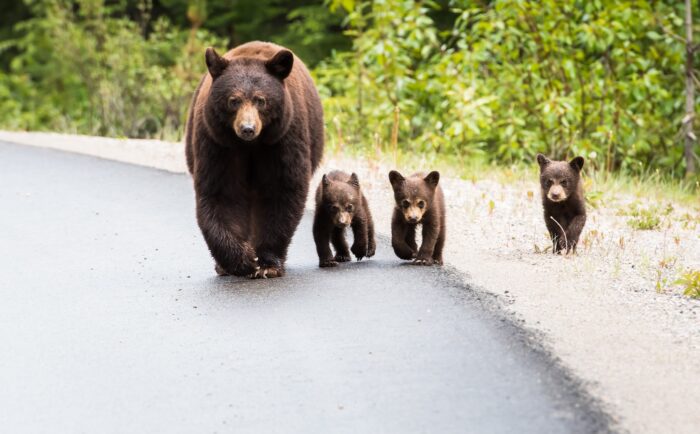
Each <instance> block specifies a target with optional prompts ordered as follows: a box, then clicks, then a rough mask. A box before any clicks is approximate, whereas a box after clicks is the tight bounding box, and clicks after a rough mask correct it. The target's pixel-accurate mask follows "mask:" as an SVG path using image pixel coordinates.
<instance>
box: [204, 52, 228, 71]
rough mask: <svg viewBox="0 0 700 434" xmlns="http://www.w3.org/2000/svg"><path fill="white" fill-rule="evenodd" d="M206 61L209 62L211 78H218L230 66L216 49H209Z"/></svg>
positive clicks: (205, 55)
mask: <svg viewBox="0 0 700 434" xmlns="http://www.w3.org/2000/svg"><path fill="white" fill-rule="evenodd" d="M204 59H205V60H206V62H207V68H209V74H211V78H217V77H218V76H220V75H221V74H222V73H223V72H224V69H226V67H227V66H228V60H226V59H224V58H223V57H221V56H219V54H218V53H217V52H216V50H215V49H213V48H212V47H209V48H207V52H206V53H205V54H204Z"/></svg>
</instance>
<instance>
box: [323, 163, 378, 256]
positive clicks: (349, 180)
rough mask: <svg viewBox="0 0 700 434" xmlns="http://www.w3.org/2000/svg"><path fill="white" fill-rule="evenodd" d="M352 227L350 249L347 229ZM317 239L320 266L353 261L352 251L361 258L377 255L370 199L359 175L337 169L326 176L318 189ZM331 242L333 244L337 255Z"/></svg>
mask: <svg viewBox="0 0 700 434" xmlns="http://www.w3.org/2000/svg"><path fill="white" fill-rule="evenodd" d="M348 226H350V227H352V233H353V243H352V247H350V249H349V250H348V243H347V241H345V228H346V227H348ZM313 231H314V241H315V242H316V252H318V265H319V266H320V267H335V266H336V265H338V262H348V261H350V259H351V258H350V252H352V253H353V254H354V255H355V257H356V258H357V260H358V261H359V260H361V259H362V258H364V257H365V256H366V257H368V258H370V257H372V256H374V253H375V251H376V244H375V242H374V223H373V222H372V214H371V213H370V211H369V205H368V203H367V199H366V198H365V196H364V195H363V194H362V192H361V191H360V181H359V180H358V179H357V175H356V174H354V173H353V174H351V175H348V174H347V173H345V172H341V171H338V170H334V171H332V172H330V173H328V174H326V175H323V179H321V184H319V186H318V188H317V189H316V215H315V216H314V227H313ZM329 242H330V243H331V244H333V248H334V249H335V256H333V252H331V248H330V246H329Z"/></svg>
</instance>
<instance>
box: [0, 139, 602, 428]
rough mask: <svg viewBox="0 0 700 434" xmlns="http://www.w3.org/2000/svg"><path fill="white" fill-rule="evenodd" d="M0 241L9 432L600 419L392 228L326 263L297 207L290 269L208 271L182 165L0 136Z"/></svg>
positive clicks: (0, 419) (1, 379)
mask: <svg viewBox="0 0 700 434" xmlns="http://www.w3.org/2000/svg"><path fill="white" fill-rule="evenodd" d="M386 206H390V204H386ZM448 242H449V238H448ZM0 259H2V262H0V342H2V353H1V354H0V424H1V426H2V427H3V429H2V430H3V431H4V432H13V433H25V432H52V433H76V432H101V433H111V432H115V433H116V432H120V433H125V432H144V433H145V432H149V433H154V432H167V433H180V432H183V433H185V432H186V433H207V432H220V433H223V432H265V433H270V432H285V433H287V432H304V433H310V432H318V433H330V432H368V433H369V432H372V433H377V432H390V433H391V432H395V433H412V432H462V433H465V432H471V433H512V432H517V433H528V432H531V433H543V432H547V433H559V432H562V433H564V432H565V433H570V432H581V433H588V432H605V431H607V430H609V418H608V417H607V416H606V415H605V414H604V413H603V412H602V411H600V410H599V407H598V405H597V404H596V403H595V402H593V401H592V400H590V399H589V398H588V396H587V395H586V393H585V392H583V391H582V389H581V387H580V386H579V385H578V384H577V382H576V381H575V380H572V379H570V378H569V376H568V375H567V373H566V372H565V371H564V370H563V369H561V368H560V367H558V366H557V365H556V364H554V363H553V362H552V360H551V359H550V358H549V357H548V356H547V355H546V354H545V353H543V352H542V351H539V350H537V349H533V347H532V346H531V345H528V341H530V340H531V339H532V337H531V336H530V335H528V334H527V333H526V332H523V331H522V330H520V329H519V328H518V327H516V326H515V325H513V324H512V322H511V321H509V320H508V319H507V318H505V317H504V316H503V315H502V314H501V313H500V312H499V311H498V309H497V308H496V307H494V306H495V303H493V302H492V301H489V300H487V299H485V297H484V296H482V295H480V293H478V292H476V291H474V290H472V289H470V288H469V287H468V286H467V285H466V284H465V283H464V281H463V278H462V277H461V276H459V275H458V274H456V273H454V272H451V271H450V270H449V269H448V268H442V269H440V268H425V267H415V266H410V265H405V264H402V263H401V262H400V261H398V260H397V259H396V258H395V257H394V256H393V253H392V252H391V249H390V247H389V244H388V241H387V240H386V239H381V238H380V239H379V240H378V249H377V256H376V257H375V258H373V259H372V260H369V261H362V262H359V263H357V262H354V263H351V264H344V265H343V266H340V267H338V268H335V269H319V268H317V257H316V253H315V248H314V244H313V239H312V236H311V216H308V215H307V216H306V217H305V218H304V220H303V222H302V224H301V225H300V227H299V229H298V231H297V234H296V235H295V238H294V241H293V244H292V248H291V252H290V260H289V262H288V266H287V269H288V273H287V276H286V277H284V278H282V279H271V280H256V281H251V280H246V279H239V278H234V277H225V278H220V277H216V276H215V274H214V269H213V262H212V260H211V258H210V257H209V255H208V252H207V250H206V247H205V245H204V242H203V240H202V238H201V235H200V233H199V230H198V228H197V226H196V222H195V218H194V197H193V192H192V186H191V181H190V179H189V178H188V177H186V176H184V175H177V174H172V173H167V172H163V171H158V170H153V169H148V168H143V167H137V166H131V165H127V164H121V163H115V162H111V161H106V160H99V159H96V158H91V157H86V156H79V155H74V154H66V153H60V152H56V151H50V150H45V149H38V148H31V147H23V146H17V145H10V144H5V143H0ZM504 272H507V271H504Z"/></svg>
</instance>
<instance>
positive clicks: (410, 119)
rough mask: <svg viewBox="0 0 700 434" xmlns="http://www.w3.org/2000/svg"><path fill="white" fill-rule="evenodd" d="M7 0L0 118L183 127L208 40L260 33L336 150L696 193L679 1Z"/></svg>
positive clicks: (33, 126)
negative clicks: (293, 60) (299, 65)
mask: <svg viewBox="0 0 700 434" xmlns="http://www.w3.org/2000/svg"><path fill="white" fill-rule="evenodd" d="M2 3H3V4H2V6H1V7H0V9H1V10H2V11H3V13H2V14H0V128H4V129H19V130H25V129H26V130H51V131H62V132H77V133H84V134H97V135H105V136H113V137H149V138H162V139H170V140H179V139H180V138H181V137H182V134H183V129H184V120H185V116H186V110H187V106H188V104H189V100H190V97H191V94H192V92H193V90H194V88H195V86H196V84H197V81H198V80H199V78H200V77H201V75H202V74H203V73H204V71H205V66H204V56H203V53H204V49H205V47H207V46H210V45H211V46H215V47H217V48H218V49H219V51H224V49H225V48H227V47H233V46H235V45H237V44H240V43H243V42H246V41H249V40H255V39H260V40H269V41H274V42H277V43H279V44H282V45H285V46H288V47H289V48H291V49H293V50H294V51H295V52H296V53H297V54H298V55H299V56H300V57H301V58H302V59H303V60H304V61H305V62H306V63H307V65H308V66H309V67H310V68H311V69H312V70H313V74H314V77H315V79H316V83H317V85H318V87H319V91H320V93H321V95H322V98H323V100H324V105H325V111H326V131H327V136H328V143H329V145H330V146H331V147H335V148H336V149H338V148H344V149H353V150H358V151H361V152H367V151H370V152H374V151H381V152H394V153H397V152H399V153H406V154H412V153H415V152H421V153H423V155H426V156H432V157H436V158H444V159H446V160H450V161H453V162H456V163H461V164H462V165H464V164H467V162H469V164H471V163H472V162H474V161H478V162H488V163H491V162H497V163H499V164H506V165H511V164H520V163H522V162H528V163H530V162H531V161H532V159H533V157H534V155H535V154H536V153H537V152H545V153H547V154H549V155H551V156H553V157H555V158H564V157H570V156H573V155H574V154H581V155H584V156H585V157H586V159H587V167H589V168H592V169H594V170H597V171H599V172H605V173H611V172H615V173H622V174H625V175H632V176H642V177H643V176H648V175H649V174H656V176H659V177H660V178H664V179H675V181H674V182H677V183H683V185H685V186H686V187H687V186H690V188H691V189H693V188H695V189H697V177H693V174H692V173H691V174H690V175H691V177H690V178H688V177H686V178H685V180H683V178H684V175H685V169H686V164H687V161H686V159H684V154H683V150H684V141H685V140H686V136H687V131H690V132H691V134H692V129H690V130H684V129H683V127H684V123H683V121H684V118H685V120H686V121H687V122H686V127H687V128H690V127H692V126H693V124H695V123H696V122H697V121H696V119H695V118H694V117H692V116H691V117H690V118H688V117H686V108H685V95H686V93H685V89H686V68H685V61H686V50H687V48H688V44H687V40H686V36H681V35H685V30H686V29H685V26H684V17H685V7H684V4H683V2H681V1H677V0H662V1H654V0H536V1H527V0H510V1H508V0H491V1H489V0H480V1H479V0H473V1H469V0H436V1H427V0H426V1H417V0H374V1H358V0H325V1H324V0H316V1H314V0H294V1H291V0H114V1H112V0H73V1H68V0H24V1H8V0H2ZM699 24H700V13H697V14H696V19H695V21H693V26H698V25H699ZM689 47H690V48H691V49H690V50H689V51H688V53H690V61H691V66H693V64H694V60H695V59H694V57H695V56H694V54H695V50H694V46H693V45H690V46H689ZM691 71H692V73H693V75H691V76H690V77H691V79H692V80H691V81H693V82H695V81H697V78H696V77H695V71H694V69H691ZM691 103H692V101H691ZM694 103H695V104H691V106H693V107H694V106H697V99H695V100H694ZM692 139H693V141H692V144H694V143H695V140H694V136H692ZM692 158H693V159H696V158H697V156H695V155H694V156H693V157H692Z"/></svg>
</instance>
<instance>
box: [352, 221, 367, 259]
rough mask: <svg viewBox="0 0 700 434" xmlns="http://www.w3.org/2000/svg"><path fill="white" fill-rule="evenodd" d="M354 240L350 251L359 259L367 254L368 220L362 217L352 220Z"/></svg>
mask: <svg viewBox="0 0 700 434" xmlns="http://www.w3.org/2000/svg"><path fill="white" fill-rule="evenodd" d="M352 234H353V242H352V247H350V251H352V254H353V255H355V257H356V258H357V260H358V261H359V260H361V259H362V258H364V257H365V256H367V247H368V242H367V222H366V221H365V220H364V219H362V218H355V219H353V220H352Z"/></svg>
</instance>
